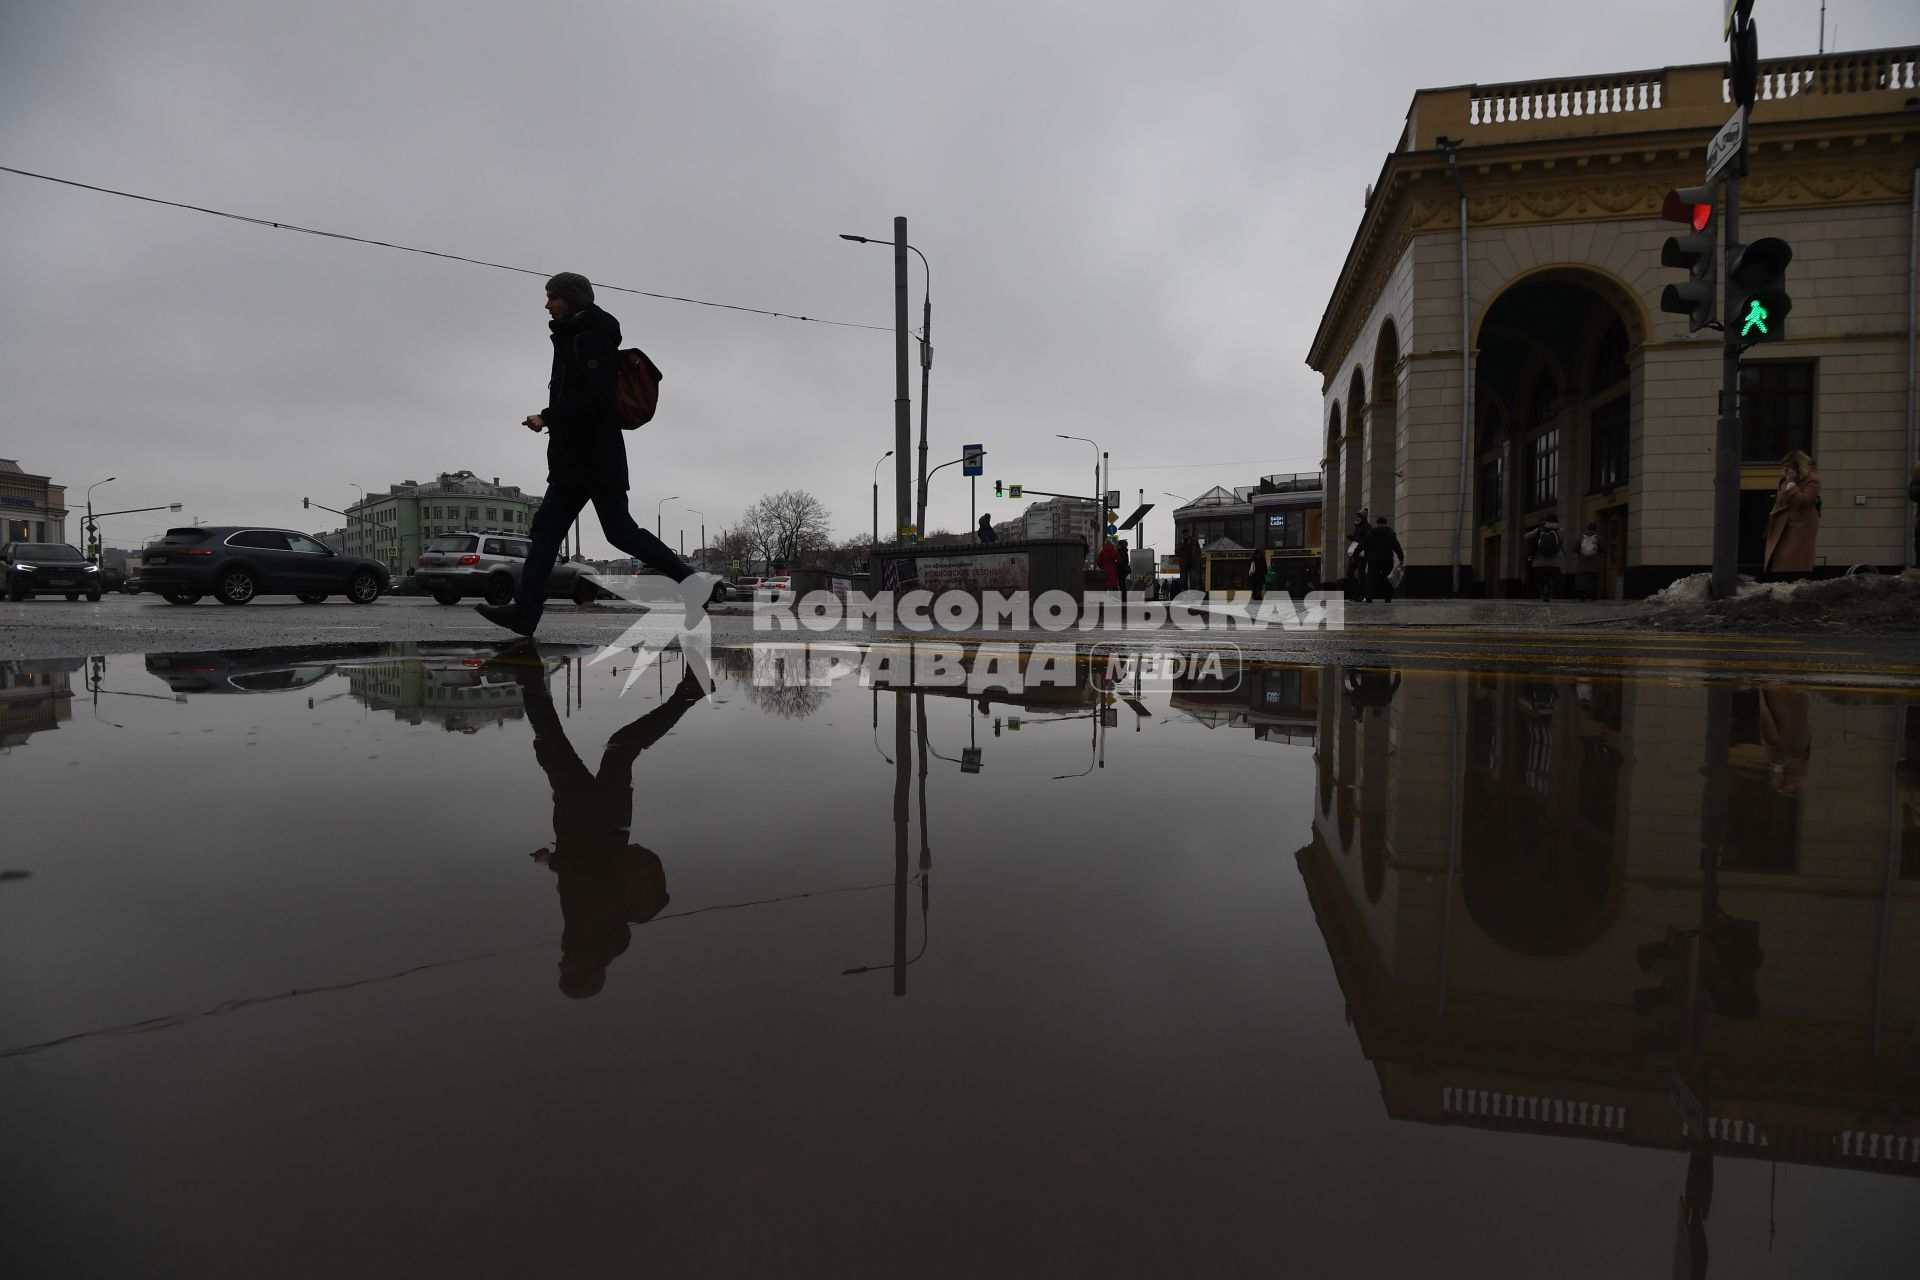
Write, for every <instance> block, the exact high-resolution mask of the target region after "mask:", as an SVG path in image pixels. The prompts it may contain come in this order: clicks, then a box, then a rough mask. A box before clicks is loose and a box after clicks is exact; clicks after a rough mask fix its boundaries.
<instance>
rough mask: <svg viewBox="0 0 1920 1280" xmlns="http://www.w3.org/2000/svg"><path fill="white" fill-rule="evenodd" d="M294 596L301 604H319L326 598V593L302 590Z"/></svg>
mask: <svg viewBox="0 0 1920 1280" xmlns="http://www.w3.org/2000/svg"><path fill="white" fill-rule="evenodd" d="M295 598H296V599H297V600H299V601H300V603H301V604H319V603H320V602H321V601H322V600H325V599H326V598H327V593H326V592H324V591H302V592H301V593H300V594H299V595H298V596H297V597H295Z"/></svg>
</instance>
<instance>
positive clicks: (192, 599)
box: [160, 591, 200, 604]
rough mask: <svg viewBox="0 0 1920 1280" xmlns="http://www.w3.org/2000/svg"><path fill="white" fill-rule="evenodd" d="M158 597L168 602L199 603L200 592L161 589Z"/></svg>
mask: <svg viewBox="0 0 1920 1280" xmlns="http://www.w3.org/2000/svg"><path fill="white" fill-rule="evenodd" d="M160 598H161V599H162V600H165V601H166V602H167V603H168V604H199V603H200V593H199V592H198V591H163V592H161V593H160Z"/></svg>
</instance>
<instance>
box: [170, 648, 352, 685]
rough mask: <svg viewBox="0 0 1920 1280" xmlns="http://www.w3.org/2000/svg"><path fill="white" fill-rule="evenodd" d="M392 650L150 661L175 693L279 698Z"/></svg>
mask: <svg viewBox="0 0 1920 1280" xmlns="http://www.w3.org/2000/svg"><path fill="white" fill-rule="evenodd" d="M386 650H387V646H385V645H381V644H371V643H355V642H348V643H342V644H322V645H300V646H293V645H275V646H271V647H268V648H262V649H210V650H197V651H193V652H186V653H152V654H148V655H147V671H148V672H149V673H150V674H152V675H156V676H158V677H160V679H162V680H164V681H166V683H167V687H168V688H169V689H171V690H173V691H174V692H175V693H278V692H281V691H283V690H289V689H304V688H306V687H308V686H309V685H313V684H318V683H319V682H320V681H322V680H324V679H326V678H327V677H328V676H329V675H331V674H333V673H334V672H335V671H336V670H338V669H339V666H338V664H340V663H345V662H356V661H359V662H364V661H368V660H371V659H375V658H378V657H381V656H382V655H384V654H385V653H386Z"/></svg>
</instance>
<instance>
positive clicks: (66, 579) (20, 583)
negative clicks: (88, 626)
mask: <svg viewBox="0 0 1920 1280" xmlns="http://www.w3.org/2000/svg"><path fill="white" fill-rule="evenodd" d="M102 581H103V579H102V577H101V574H100V567H99V566H98V565H92V564H88V563H87V558H86V557H85V556H83V555H81V554H80V550H79V548H78V547H70V546H68V545H67V544H66V543H64V542H9V543H6V544H5V545H4V546H0V583H3V584H4V585H5V587H6V592H7V598H8V599H9V600H29V599H32V598H33V597H34V596H65V597H66V598H67V599H69V600H78V599H79V598H80V597H81V596H85V597H86V598H87V599H89V600H98V599H99V598H100V590H101V583H102Z"/></svg>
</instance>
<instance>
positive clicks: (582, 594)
mask: <svg viewBox="0 0 1920 1280" xmlns="http://www.w3.org/2000/svg"><path fill="white" fill-rule="evenodd" d="M599 598H600V592H599V591H598V590H596V589H595V588H594V585H593V584H592V583H591V582H588V581H587V580H586V578H585V577H584V576H583V577H582V578H581V579H580V581H578V582H576V583H574V584H573V602H574V603H575V604H592V603H593V602H594V601H595V600H598V599H599Z"/></svg>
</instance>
